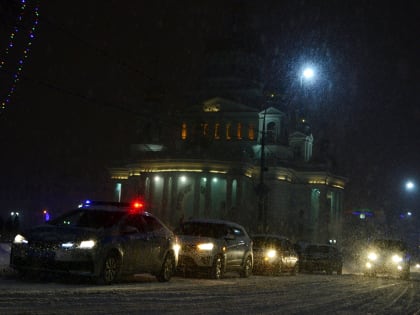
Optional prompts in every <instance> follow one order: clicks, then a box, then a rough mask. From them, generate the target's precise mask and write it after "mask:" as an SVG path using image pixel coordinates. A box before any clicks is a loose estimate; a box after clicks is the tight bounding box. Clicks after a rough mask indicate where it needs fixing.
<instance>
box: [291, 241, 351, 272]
mask: <svg viewBox="0 0 420 315" xmlns="http://www.w3.org/2000/svg"><path fill="white" fill-rule="evenodd" d="M299 271H307V272H313V271H321V272H324V271H325V272H326V273H327V274H332V273H333V272H334V271H335V272H337V274H338V275H341V274H342V272H343V255H342V253H341V252H340V251H339V250H338V248H336V247H335V246H333V245H329V244H309V245H307V246H306V247H305V248H304V249H303V251H302V253H301V256H300V259H299Z"/></svg>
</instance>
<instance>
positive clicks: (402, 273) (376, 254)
mask: <svg viewBox="0 0 420 315" xmlns="http://www.w3.org/2000/svg"><path fill="white" fill-rule="evenodd" d="M362 257H363V258H362V267H363V271H364V274H365V275H368V276H376V275H377V274H390V275H398V276H399V277H400V278H401V279H409V278H410V254H409V251H408V247H407V245H406V244H405V243H404V242H403V241H402V240H394V239H376V240H374V241H372V242H371V243H370V244H369V245H368V247H367V251H366V253H365V255H364V256H362Z"/></svg>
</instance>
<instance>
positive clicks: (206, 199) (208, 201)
mask: <svg viewBox="0 0 420 315" xmlns="http://www.w3.org/2000/svg"><path fill="white" fill-rule="evenodd" d="M211 207H212V204H211V179H210V178H209V177H208V178H207V181H206V191H205V195H204V217H205V218H209V217H210V215H211V211H212V208H211Z"/></svg>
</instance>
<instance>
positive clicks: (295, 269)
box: [290, 264, 299, 276]
mask: <svg viewBox="0 0 420 315" xmlns="http://www.w3.org/2000/svg"><path fill="white" fill-rule="evenodd" d="M298 272H299V265H298V264H296V265H295V266H294V267H293V268H292V271H291V272H290V274H291V275H292V276H296V274H297V273H298Z"/></svg>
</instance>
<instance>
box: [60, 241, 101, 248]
mask: <svg viewBox="0 0 420 315" xmlns="http://www.w3.org/2000/svg"><path fill="white" fill-rule="evenodd" d="M95 245H96V242H95V241H94V240H86V241H81V242H80V243H74V242H66V243H62V244H61V247H62V248H65V249H72V248H80V249H91V248H93V247H94V246H95Z"/></svg>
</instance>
